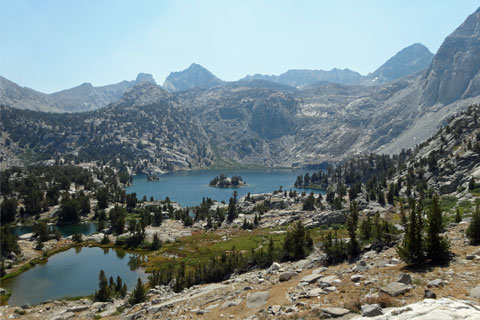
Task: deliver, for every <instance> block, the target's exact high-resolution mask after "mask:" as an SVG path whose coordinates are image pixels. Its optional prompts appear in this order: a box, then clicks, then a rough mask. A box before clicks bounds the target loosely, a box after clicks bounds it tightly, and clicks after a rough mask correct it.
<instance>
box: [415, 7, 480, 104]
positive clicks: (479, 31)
mask: <svg viewBox="0 0 480 320" xmlns="http://www.w3.org/2000/svg"><path fill="white" fill-rule="evenodd" d="M424 80H425V83H424V85H423V91H424V92H423V96H422V104H423V105H425V106H432V105H434V104H436V103H441V104H444V105H446V104H449V103H452V102H454V101H455V100H458V99H462V98H471V97H475V96H478V95H479V94H480V8H479V9H477V11H475V12H474V13H473V14H471V15H470V16H469V17H468V18H467V19H466V20H465V22H464V23H463V24H462V25H460V26H459V27H458V28H457V29H456V30H455V31H454V32H453V33H452V34H451V35H449V36H448V37H447V38H446V39H445V41H444V42H443V44H442V45H441V46H440V48H439V49H438V52H437V54H436V55H435V57H434V58H433V61H432V64H431V65H430V68H429V69H428V71H427V73H426V74H425V77H424Z"/></svg>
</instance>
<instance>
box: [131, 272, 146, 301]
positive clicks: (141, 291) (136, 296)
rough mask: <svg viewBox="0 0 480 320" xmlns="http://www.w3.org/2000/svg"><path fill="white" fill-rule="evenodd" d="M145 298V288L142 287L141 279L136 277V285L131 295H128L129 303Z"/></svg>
mask: <svg viewBox="0 0 480 320" xmlns="http://www.w3.org/2000/svg"><path fill="white" fill-rule="evenodd" d="M145 300H147V293H146V292H145V288H144V287H143V283H142V280H141V279H140V278H138V280H137V285H136V286H135V289H133V291H132V295H131V296H130V303H131V304H137V303H141V302H143V301H145Z"/></svg>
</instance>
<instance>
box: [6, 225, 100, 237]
mask: <svg viewBox="0 0 480 320" xmlns="http://www.w3.org/2000/svg"><path fill="white" fill-rule="evenodd" d="M97 226H98V224H97V223H96V222H89V223H82V224H68V225H59V226H57V225H53V226H50V229H51V230H53V229H57V230H58V231H60V233H61V234H62V237H68V236H71V235H73V234H75V233H79V234H83V235H90V234H92V233H94V232H96V231H97ZM10 231H11V232H12V234H14V235H16V236H21V235H22V234H26V233H31V232H33V227H32V226H12V227H10Z"/></svg>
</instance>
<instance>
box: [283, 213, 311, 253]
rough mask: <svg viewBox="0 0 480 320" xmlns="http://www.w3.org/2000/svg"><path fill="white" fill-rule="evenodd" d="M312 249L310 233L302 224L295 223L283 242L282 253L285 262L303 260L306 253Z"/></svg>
mask: <svg viewBox="0 0 480 320" xmlns="http://www.w3.org/2000/svg"><path fill="white" fill-rule="evenodd" d="M312 248H313V241H312V238H311V236H310V233H309V232H308V231H307V230H306V229H305V226H304V225H303V223H302V222H301V221H300V220H299V221H297V223H295V224H294V225H293V226H292V227H291V228H290V230H288V231H287V235H286V237H285V240H284V242H283V251H284V255H285V258H287V260H290V259H293V260H297V259H303V258H305V257H306V256H307V253H308V252H309V251H310V250H311V249H312Z"/></svg>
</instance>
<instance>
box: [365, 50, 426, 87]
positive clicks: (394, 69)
mask: <svg viewBox="0 0 480 320" xmlns="http://www.w3.org/2000/svg"><path fill="white" fill-rule="evenodd" d="M432 59H433V53H431V52H430V50H428V48H427V47H425V46H424V45H423V44H421V43H415V44H412V45H411V46H408V47H406V48H404V49H402V50H401V51H399V52H398V53H397V54H395V55H394V56H393V57H391V58H390V59H388V61H387V62H385V63H384V64H383V65H381V66H380V67H379V68H378V69H377V70H375V72H373V73H371V74H369V75H368V76H367V77H366V79H365V80H364V81H363V83H364V84H366V85H372V84H379V83H386V82H390V81H393V80H396V79H399V78H402V77H405V76H408V75H410V74H414V73H416V72H419V71H422V70H424V69H426V68H428V67H429V66H430V63H431V62H432Z"/></svg>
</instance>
